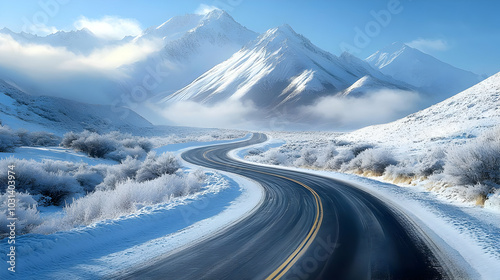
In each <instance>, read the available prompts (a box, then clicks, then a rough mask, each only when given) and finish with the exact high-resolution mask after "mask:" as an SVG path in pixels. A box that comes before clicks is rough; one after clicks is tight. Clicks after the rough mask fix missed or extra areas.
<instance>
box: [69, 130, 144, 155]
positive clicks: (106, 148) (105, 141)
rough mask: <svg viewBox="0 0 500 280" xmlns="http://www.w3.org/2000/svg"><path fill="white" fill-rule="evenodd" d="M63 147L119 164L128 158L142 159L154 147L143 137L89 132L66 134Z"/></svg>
mask: <svg viewBox="0 0 500 280" xmlns="http://www.w3.org/2000/svg"><path fill="white" fill-rule="evenodd" d="M61 145H62V146H63V147H66V148H71V149H73V150H76V151H80V152H84V153H86V154H88V155H89V156H91V157H96V158H107V159H112V160H115V161H118V162H119V161H122V160H124V159H126V158H127V157H128V156H132V157H136V158H142V157H144V156H145V155H146V153H147V152H149V151H150V150H151V148H152V147H153V145H152V143H151V142H150V141H148V140H146V139H145V138H143V137H137V136H132V135H129V134H121V133H119V132H116V131H115V132H110V133H108V134H103V135H100V134H97V133H95V132H90V131H87V130H85V131H83V132H81V133H74V132H68V133H66V134H65V135H64V137H63V139H62V141H61Z"/></svg>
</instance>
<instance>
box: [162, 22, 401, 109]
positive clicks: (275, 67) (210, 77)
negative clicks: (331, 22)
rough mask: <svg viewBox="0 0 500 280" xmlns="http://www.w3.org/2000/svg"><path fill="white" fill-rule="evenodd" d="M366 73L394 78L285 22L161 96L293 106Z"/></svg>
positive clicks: (330, 92)
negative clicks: (316, 42) (315, 42)
mask: <svg viewBox="0 0 500 280" xmlns="http://www.w3.org/2000/svg"><path fill="white" fill-rule="evenodd" d="M366 75H370V76H372V77H374V78H376V79H379V80H382V81H385V82H387V83H397V82H396V81H395V80H393V79H392V78H389V77H387V76H385V75H383V74H382V73H380V72H379V71H377V70H375V69H373V68H372V67H371V66H370V65H368V64H367V63H366V62H364V61H362V60H360V59H358V58H356V57H354V56H351V55H349V54H347V53H345V54H343V55H342V56H341V57H336V56H334V55H332V54H330V53H328V52H325V51H323V50H321V49H320V48H318V47H316V46H314V45H313V44H312V43H311V42H310V41H309V40H308V39H306V38H305V37H303V36H302V35H299V34H297V33H295V31H293V29H292V28H291V27H290V26H288V25H283V26H280V27H278V28H273V29H270V30H268V31H267V32H266V33H264V34H262V35H260V36H259V37H258V38H257V39H256V40H254V41H253V42H251V43H249V44H248V45H246V46H245V47H244V48H243V49H241V50H240V51H238V52H237V53H235V54H234V55H233V56H232V57H231V58H229V59H228V60H226V61H224V62H223V63H221V64H219V65H217V66H215V67H214V68H212V69H210V70H209V71H208V72H206V73H204V74H203V75H202V76H200V77H199V78H197V79H196V80H195V81H193V82H192V83H191V84H189V85H188V86H186V87H184V88H183V89H181V90H179V91H177V92H176V93H175V94H173V95H171V96H166V97H165V98H164V99H163V100H162V102H163V103H166V104H168V103H171V102H178V101H182V100H190V101H195V102H200V103H204V104H214V103H217V102H221V101H225V100H241V101H246V100H250V101H252V102H253V104H255V105H256V106H257V107H258V108H262V109H273V108H276V107H281V106H283V107H290V106H291V107H293V106H297V105H305V104H310V103H311V102H312V101H313V100H315V99H317V98H318V97H320V96H325V95H333V94H334V93H338V92H341V91H342V90H344V89H346V88H348V87H349V86H351V85H352V84H353V83H355V82H356V81H357V80H358V79H360V78H362V77H364V76H366ZM401 87H404V86H401Z"/></svg>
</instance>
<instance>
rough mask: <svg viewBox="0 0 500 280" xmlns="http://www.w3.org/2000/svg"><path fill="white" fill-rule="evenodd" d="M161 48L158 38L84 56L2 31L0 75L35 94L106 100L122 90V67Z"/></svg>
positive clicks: (93, 101)
mask: <svg viewBox="0 0 500 280" xmlns="http://www.w3.org/2000/svg"><path fill="white" fill-rule="evenodd" d="M160 47H161V44H160V42H157V41H142V42H140V43H133V42H131V43H127V44H121V45H113V46H108V47H104V48H101V49H97V50H94V51H93V52H92V53H90V54H89V55H82V54H75V53H73V52H71V51H68V50H67V49H66V48H64V47H53V46H49V45H38V44H24V43H19V42H17V41H15V40H14V39H13V38H12V37H11V36H9V35H4V34H0V78H1V79H12V80H15V81H16V83H18V84H20V85H23V86H26V87H28V88H30V92H31V93H33V94H43V95H53V96H59V97H64V98H69V99H74V100H78V101H85V102H91V103H107V102H109V98H112V97H111V95H112V94H116V93H117V90H119V84H118V83H117V81H120V80H121V79H122V77H124V76H125V75H126V73H125V71H126V70H124V68H121V66H125V65H128V64H132V63H134V62H137V61H139V60H142V59H144V58H145V57H146V56H148V55H149V54H151V53H152V52H155V51H157V50H159V48H160ZM125 68H126V67H125ZM31 85H34V86H33V87H31ZM35 85H36V87H35Z"/></svg>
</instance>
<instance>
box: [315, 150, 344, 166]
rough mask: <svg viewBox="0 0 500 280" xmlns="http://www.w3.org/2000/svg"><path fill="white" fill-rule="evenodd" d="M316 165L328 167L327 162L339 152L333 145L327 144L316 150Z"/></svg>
mask: <svg viewBox="0 0 500 280" xmlns="http://www.w3.org/2000/svg"><path fill="white" fill-rule="evenodd" d="M317 154H318V155H317V159H316V166H317V167H321V168H330V166H329V162H330V161H331V160H333V159H334V158H335V156H337V155H338V154H339V152H338V151H337V149H336V148H335V146H334V145H328V146H327V147H326V148H323V149H318V150H317Z"/></svg>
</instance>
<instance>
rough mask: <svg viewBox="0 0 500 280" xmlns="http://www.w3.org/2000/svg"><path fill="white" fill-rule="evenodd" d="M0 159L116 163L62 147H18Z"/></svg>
mask: <svg viewBox="0 0 500 280" xmlns="http://www.w3.org/2000/svg"><path fill="white" fill-rule="evenodd" d="M0 155H1V157H0V158H8V157H10V156H13V157H15V158H18V159H26V160H30V159H33V160H36V161H42V160H45V159H51V160H62V161H70V162H74V163H79V162H83V163H87V164H88V165H98V164H107V165H114V164H116V161H114V160H110V159H102V158H91V157H89V156H87V155H86V154H84V153H82V152H75V151H74V150H72V149H67V148H63V147H18V148H16V151H15V152H14V153H1V154H0Z"/></svg>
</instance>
